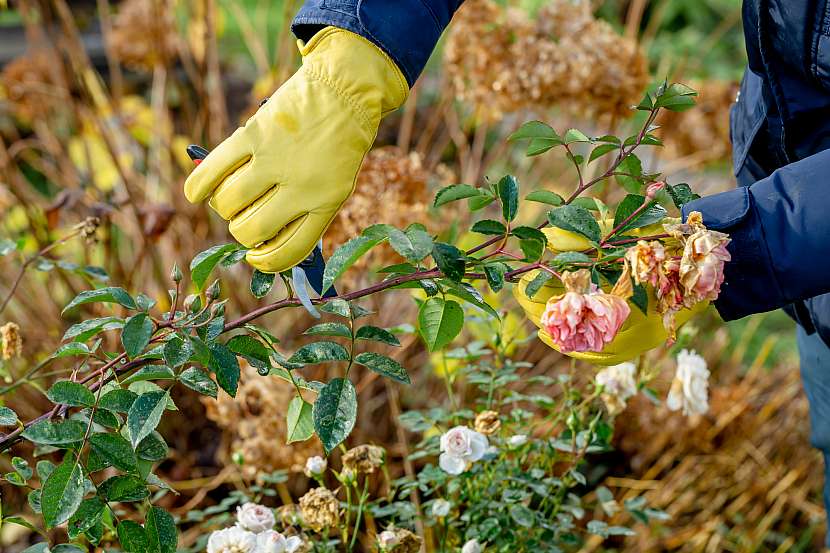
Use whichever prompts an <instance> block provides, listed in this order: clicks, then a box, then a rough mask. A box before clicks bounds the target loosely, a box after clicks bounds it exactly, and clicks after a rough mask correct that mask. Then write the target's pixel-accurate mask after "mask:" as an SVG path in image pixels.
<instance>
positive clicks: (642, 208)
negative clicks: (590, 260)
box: [599, 200, 654, 246]
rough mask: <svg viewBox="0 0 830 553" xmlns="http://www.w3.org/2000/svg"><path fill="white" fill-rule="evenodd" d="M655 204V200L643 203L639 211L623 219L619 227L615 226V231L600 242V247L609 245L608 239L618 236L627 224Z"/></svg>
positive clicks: (612, 230) (636, 210)
mask: <svg viewBox="0 0 830 553" xmlns="http://www.w3.org/2000/svg"><path fill="white" fill-rule="evenodd" d="M653 203H654V200H647V201H645V202H643V203H642V204H641V205H640V207H638V208H637V209H635V210H634V211H633V212H632V213H631V215H629V216H628V217H626V218H625V219H623V220H622V221H621V222H620V224H619V225H617V226H615V227H614V228H613V229H611V232H609V233H608V234H607V235H606V236H605V238H603V239H602V240H601V241H600V243H599V245H600V246H605V245H606V244H608V239H609V238H611V237H612V236H614V235H615V234H617V233H618V232H619V231H620V230H621V229H623V228H625V225H627V224H628V223H630V222H631V221H632V220H634V218H635V217H637V216H638V215H639V214H640V213H642V212H643V211H644V210H645V209H646V208H648V207H649V206H650V205H651V204H653Z"/></svg>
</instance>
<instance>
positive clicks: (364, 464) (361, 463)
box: [343, 445, 386, 474]
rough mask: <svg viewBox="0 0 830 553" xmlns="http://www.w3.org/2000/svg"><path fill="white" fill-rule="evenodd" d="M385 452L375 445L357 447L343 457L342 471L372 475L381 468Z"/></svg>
mask: <svg viewBox="0 0 830 553" xmlns="http://www.w3.org/2000/svg"><path fill="white" fill-rule="evenodd" d="M385 457H386V451H384V449H383V448H382V447H378V446H376V445H359V446H357V447H354V448H352V449H350V450H349V451H347V452H346V453H345V454H344V455H343V469H344V470H351V471H354V472H355V473H356V474H358V473H361V472H362V473H363V474H372V473H374V472H375V471H376V470H377V469H379V468H380V467H382V466H383V463H384V459H385Z"/></svg>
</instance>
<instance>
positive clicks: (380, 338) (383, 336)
mask: <svg viewBox="0 0 830 553" xmlns="http://www.w3.org/2000/svg"><path fill="white" fill-rule="evenodd" d="M355 339H357V340H370V341H373V342H382V343H384V344H389V345H390V346H400V345H401V342H400V341H399V340H398V338H397V337H396V336H395V335H394V334H392V333H391V332H389V331H388V330H386V329H385V328H380V327H377V326H370V325H367V326H362V327H360V328H358V329H357V333H356V334H355Z"/></svg>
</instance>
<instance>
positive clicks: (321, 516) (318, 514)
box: [300, 488, 340, 532]
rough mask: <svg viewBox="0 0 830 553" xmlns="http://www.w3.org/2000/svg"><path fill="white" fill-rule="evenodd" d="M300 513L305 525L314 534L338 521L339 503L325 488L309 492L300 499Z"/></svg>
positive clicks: (334, 524) (335, 524)
mask: <svg viewBox="0 0 830 553" xmlns="http://www.w3.org/2000/svg"><path fill="white" fill-rule="evenodd" d="M300 511H301V512H302V516H303V522H304V523H305V525H306V526H308V527H309V528H311V529H313V530H314V531H316V532H319V531H320V530H322V529H323V528H331V527H332V526H337V523H338V522H339V521H340V502H339V501H337V498H336V497H335V496H334V494H333V493H331V491H329V490H328V489H327V488H313V489H311V490H309V491H308V492H307V493H306V494H305V495H304V496H302V497H301V498H300Z"/></svg>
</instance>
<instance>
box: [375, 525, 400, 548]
mask: <svg viewBox="0 0 830 553" xmlns="http://www.w3.org/2000/svg"><path fill="white" fill-rule="evenodd" d="M398 542H399V540H398V536H396V535H395V532H392V531H391V530H384V531H383V532H381V533H380V535H379V536H378V545H380V547H381V549H383V550H386V549H389V548H390V547H395V546H396V545H398Z"/></svg>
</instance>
